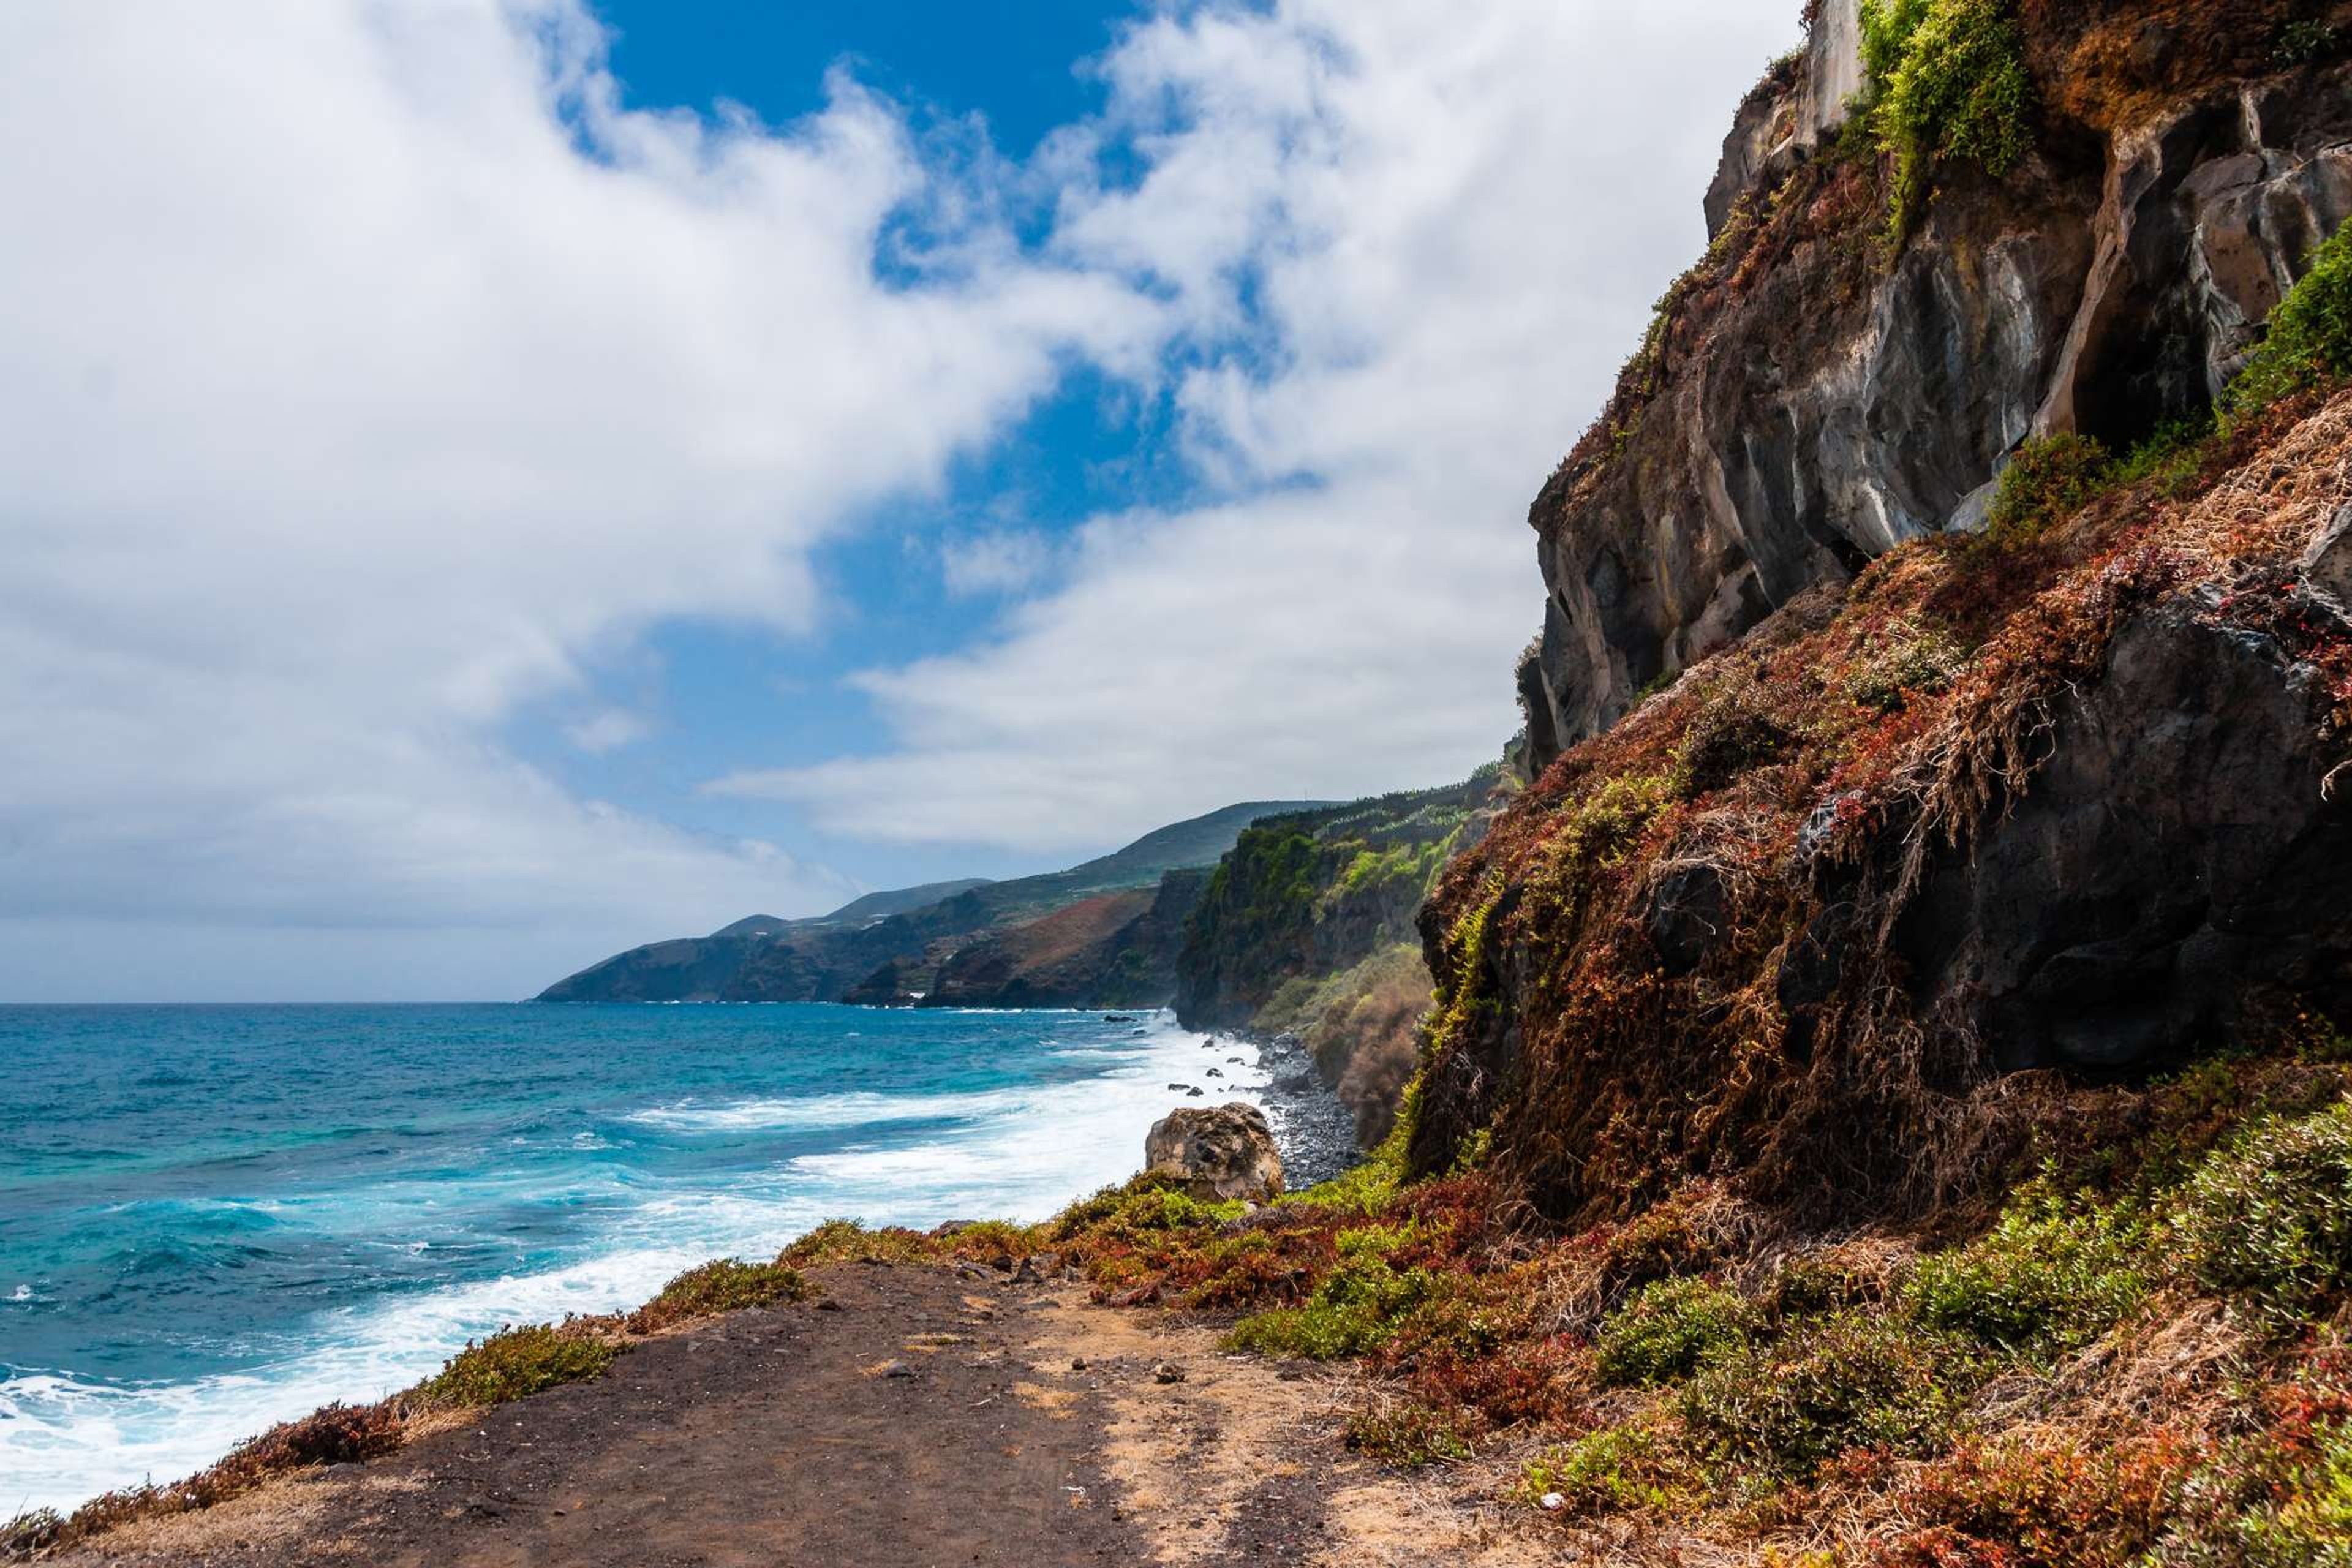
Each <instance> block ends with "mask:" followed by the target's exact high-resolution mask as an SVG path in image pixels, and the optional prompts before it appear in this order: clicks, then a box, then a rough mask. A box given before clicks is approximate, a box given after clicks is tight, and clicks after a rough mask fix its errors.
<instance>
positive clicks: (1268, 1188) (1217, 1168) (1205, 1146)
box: [1143, 1100, 1282, 1203]
mask: <svg viewBox="0 0 2352 1568" xmlns="http://www.w3.org/2000/svg"><path fill="white" fill-rule="evenodd" d="M1143 1162H1144V1167H1145V1170H1146V1172H1147V1173H1150V1174H1152V1175H1159V1176H1167V1177H1171V1178H1173V1179H1174V1180H1176V1181H1177V1182H1179V1183H1181V1184H1182V1185H1183V1188H1184V1190H1185V1191H1186V1192H1187V1193H1189V1194H1192V1196H1193V1197H1195V1198H1199V1199H1201V1200H1202V1201H1203V1202H1221V1201H1225V1200H1229V1199H1234V1198H1239V1199H1244V1200H1246V1201H1249V1202H1252V1203H1271V1202H1273V1201H1274V1200H1275V1199H1276V1198H1278V1197H1280V1196H1281V1195H1282V1154H1281V1152H1280V1151H1279V1150H1278V1149H1276V1147H1275V1142H1274V1129H1273V1128H1272V1127H1270V1126H1268V1125H1267V1123H1266V1120H1265V1112H1264V1111H1261V1110H1258V1109H1257V1107H1255V1106H1254V1105H1247V1104H1244V1103H1243V1102H1242V1101H1240V1100H1234V1101H1232V1102H1230V1103H1228V1104H1225V1105H1216V1106H1203V1107H1202V1108H1200V1109H1198V1110H1194V1109H1192V1108H1191V1107H1189V1106H1188V1107H1185V1108H1183V1109H1181V1110H1171V1111H1170V1112H1169V1113H1168V1114H1167V1115H1166V1116H1164V1117H1162V1118H1161V1119H1160V1121H1157V1122H1155V1123H1153V1124H1152V1128H1151V1131H1150V1133H1149V1134H1148V1135H1147V1136H1146V1137H1145V1138H1144V1141H1143Z"/></svg>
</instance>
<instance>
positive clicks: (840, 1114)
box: [625, 1089, 1020, 1132]
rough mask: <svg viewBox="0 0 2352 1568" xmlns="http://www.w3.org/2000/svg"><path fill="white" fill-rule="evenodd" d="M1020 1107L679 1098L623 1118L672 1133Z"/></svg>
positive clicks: (887, 1098)
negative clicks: (716, 1101)
mask: <svg viewBox="0 0 2352 1568" xmlns="http://www.w3.org/2000/svg"><path fill="white" fill-rule="evenodd" d="M1019 1103H1020V1096H1019V1094H1018V1093H1017V1092H1016V1091H1013V1090H1005V1089H990V1090H983V1091H982V1092H979V1093H974V1094H905V1095H900V1094H870V1093H848V1094H814V1095H810V1096H808V1097H806V1098H805V1099H801V1100H728V1101H725V1102H723V1103H720V1104H717V1105H705V1104H700V1103H698V1102H696V1101H694V1100H681V1101H679V1102H678V1103H677V1104H675V1105H660V1106H656V1107H654V1108H653V1109H652V1110H640V1111H637V1112H635V1113H634V1114H633V1115H630V1116H628V1117H627V1118H625V1120H626V1121H633V1122H635V1123H636V1124H637V1125H638V1126H641V1127H658V1128H661V1129H663V1130H664V1131H674V1132H757V1131H769V1130H776V1131H784V1130H790V1129H798V1128H815V1129H825V1128H841V1127H863V1126H876V1125H880V1124H882V1123H885V1122H891V1121H946V1120H972V1119H976V1118H981V1117H990V1116H996V1115H1001V1114H1002V1113H1003V1112H1004V1111H1005V1110H1008V1109H1010V1108H1012V1107H1013V1106H1015V1105H1017V1104H1019Z"/></svg>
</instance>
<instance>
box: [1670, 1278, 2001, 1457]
mask: <svg viewBox="0 0 2352 1568" xmlns="http://www.w3.org/2000/svg"><path fill="white" fill-rule="evenodd" d="M1969 1370H1970V1363H1969V1360H1968V1359H1967V1358H1966V1357H1964V1356H1961V1355H1958V1354H1957V1353H1955V1352H1954V1348H1953V1347H1951V1346H1948V1345H1946V1344H1942V1343H1939V1342H1937V1341H1936V1340H1935V1339H1934V1337H1933V1336H1930V1335H1927V1334H1925V1333H1921V1332H1919V1331H1916V1330H1911V1329H1908V1328H1906V1325H1904V1324H1902V1323H1900V1322H1898V1321H1891V1320H1887V1319H1885V1318H1877V1317H1872V1316H1867V1315H1864V1314H1862V1313H1853V1312H1841V1313H1838V1314H1837V1315H1835V1316H1833V1317H1831V1318H1827V1319H1824V1320H1822V1321H1820V1322H1818V1323H1813V1324H1809V1325H1806V1326H1804V1327H1802V1328H1800V1329H1798V1330H1797V1331H1794V1332H1792V1333H1790V1334H1789V1335H1788V1336H1786V1337H1785V1338H1784V1339H1783V1340H1781V1341H1780V1342H1779V1343H1777V1344H1771V1345H1762V1344H1755V1345H1750V1346H1749V1347H1748V1349H1747V1350H1745V1351H1741V1352H1733V1353H1730V1354H1726V1355H1721V1356H1717V1358H1715V1359H1714V1360H1713V1361H1710V1362H1708V1363H1706V1365H1705V1366H1703V1367H1701V1368H1700V1369H1699V1371H1698V1373H1697V1375H1696V1376H1695V1377H1693V1378H1692V1379H1691V1380H1690V1381H1689V1382H1688V1383H1686V1384H1684V1385H1683V1387H1682V1389H1681V1392H1680V1394H1679V1395H1678V1397H1677V1398H1676V1401H1675V1408H1676V1410H1677V1411H1678V1412H1679V1413H1680V1414H1681V1415H1682V1418H1683V1422H1684V1425H1685V1426H1687V1427H1689V1428H1690V1430H1691V1431H1692V1432H1693V1433H1694V1434H1695V1435H1696V1436H1697V1437H1698V1438H1699V1439H1700V1441H1701V1442H1703V1443H1705V1444H1706V1446H1707V1447H1709V1449H1710V1450H1711V1451H1712V1452H1713V1453H1714V1454H1715V1455H1716V1456H1717V1458H1722V1459H1725V1460H1728V1461H1730V1462H1731V1463H1734V1464H1738V1465H1743V1466H1748V1467H1752V1468H1758V1469H1761V1470H1764V1471H1767V1472H1769V1473H1771V1474H1774V1475H1778V1476H1780V1477H1784V1478H1787V1479H1803V1478H1805V1477H1807V1476H1809V1475H1811V1472H1812V1471H1813V1469H1814V1468H1815V1467H1816V1466H1818V1465H1819V1464H1820V1463H1821V1462H1822V1460H1824V1459H1828V1458H1834V1457H1836V1456H1837V1455H1839V1454H1842V1453H1843V1452H1845V1451H1846V1450H1847V1449H1848V1448H1853V1447H1883V1448H1888V1449H1892V1450H1894V1451H1896V1452H1899V1453H1906V1454H1919V1453H1924V1452H1927V1451H1928V1450H1929V1449H1931V1448H1933V1447H1936V1446H1937V1444H1939V1443H1940V1442H1942V1441H1944V1440H1946V1439H1948V1436H1950V1434H1951V1432H1952V1430H1953V1428H1954V1426H1955V1424H1956V1422H1957V1419H1958V1411H1959V1408H1960V1397H1959V1394H1958V1392H1957V1391H1956V1390H1955V1389H1954V1388H1952V1387H1949V1386H1948V1385H1947V1381H1948V1379H1949V1378H1951V1377H1952V1376H1953V1374H1955V1373H1958V1374H1960V1380H1961V1381H1962V1382H1969V1381H1972V1379H1971V1378H1969V1375H1968V1374H1969Z"/></svg>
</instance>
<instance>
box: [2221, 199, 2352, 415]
mask: <svg viewBox="0 0 2352 1568" xmlns="http://www.w3.org/2000/svg"><path fill="white" fill-rule="evenodd" d="M2347 373H2352V237H2347V231H2346V230H2344V229H2338V230H2336V234H2335V236H2334V237H2332V238H2330V239H2329V240H2328V241H2327V243H2326V244H2325V245H2323V246H2321V247H2319V248H2318V249H2317V250H2316V251H2314V252H2313V253H2312V257H2311V267H2310V269H2309V270H2308V271H2306V272H2305V273H2304V275H2303V277H2302V278H2301V279H2299V280H2298V281H2297V282H2296V283H2295V286H2294V288H2293V289H2289V290H2287V295H2286V298H2285V299H2284V300H2280V301H2279V302H2278V305H2277V306H2276V308H2274V309H2273V310H2272V311H2271V314H2270V321H2269V328H2268V331H2267V332H2266V333H2265V335H2264V336H2263V345H2262V347H2261V348H2259V349H2257V350H2255V351H2254V354H2253V357H2252V359H2250V360H2248V361H2247V362H2246V364H2245V368H2244V369H2242V370H2241V371H2240V372H2239V373H2238V374H2237V378H2236V379H2235V380H2233V381H2231V383H2230V388H2229V391H2228V392H2226V393H2224V394H2223V395H2222V403H2223V406H2224V407H2225V408H2226V410H2227V411H2228V413H2229V414H2230V416H2231V417H2232V418H2233V419H2242V418H2244V417H2246V416H2249V415H2252V414H2254V413H2258V412H2259V411H2261V410H2262V409H2263V408H2266V407H2268V406H2270V405H2272V404H2273V403H2276V402H2277V401H2278V400H2279V399H2281V398H2283V397H2287V396H2290V395H2293V394H2294V393H2298V392H2301V391H2304V390H2305V388H2307V387H2312V386H2316V385H2318V384H2320V383H2321V382H2322V381H2325V380H2328V379H2332V378H2334V377H2336V376H2340V375H2344V374H2347Z"/></svg>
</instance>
